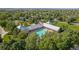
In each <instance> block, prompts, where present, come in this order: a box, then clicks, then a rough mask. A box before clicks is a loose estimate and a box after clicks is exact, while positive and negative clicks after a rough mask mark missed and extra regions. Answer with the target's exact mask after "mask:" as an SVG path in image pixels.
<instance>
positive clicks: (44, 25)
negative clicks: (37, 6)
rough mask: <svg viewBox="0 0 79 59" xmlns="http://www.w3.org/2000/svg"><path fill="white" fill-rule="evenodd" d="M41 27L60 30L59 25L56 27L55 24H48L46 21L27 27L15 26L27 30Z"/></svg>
mask: <svg viewBox="0 0 79 59" xmlns="http://www.w3.org/2000/svg"><path fill="white" fill-rule="evenodd" d="M42 27H45V28H48V29H51V30H54V31H56V32H58V31H59V30H60V27H57V26H54V25H51V24H48V23H38V24H32V25H30V26H28V27H25V26H17V28H18V29H20V30H28V31H32V30H36V29H39V28H42Z"/></svg>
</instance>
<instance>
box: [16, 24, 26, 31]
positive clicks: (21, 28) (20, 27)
mask: <svg viewBox="0 0 79 59" xmlns="http://www.w3.org/2000/svg"><path fill="white" fill-rule="evenodd" d="M17 28H18V29H20V30H26V29H27V28H26V27H25V26H22V25H19V26H17Z"/></svg>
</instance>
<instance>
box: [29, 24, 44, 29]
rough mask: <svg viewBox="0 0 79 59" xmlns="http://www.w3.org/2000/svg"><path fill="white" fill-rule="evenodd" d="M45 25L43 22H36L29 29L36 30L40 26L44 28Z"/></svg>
mask: <svg viewBox="0 0 79 59" xmlns="http://www.w3.org/2000/svg"><path fill="white" fill-rule="evenodd" d="M42 27H43V26H42V25H41V24H35V25H31V26H29V30H35V29H38V28H42Z"/></svg>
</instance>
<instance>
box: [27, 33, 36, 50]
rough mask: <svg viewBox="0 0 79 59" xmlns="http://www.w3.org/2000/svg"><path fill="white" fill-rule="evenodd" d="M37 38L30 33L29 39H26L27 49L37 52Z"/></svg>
mask: <svg viewBox="0 0 79 59" xmlns="http://www.w3.org/2000/svg"><path fill="white" fill-rule="evenodd" d="M36 43H37V38H36V35H35V33H30V34H29V35H28V37H27V38H26V49H28V50H35V49H37V48H36V46H37V44H36Z"/></svg>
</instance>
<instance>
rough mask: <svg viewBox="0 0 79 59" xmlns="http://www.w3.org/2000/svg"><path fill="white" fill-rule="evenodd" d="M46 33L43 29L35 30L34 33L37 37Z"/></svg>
mask: <svg viewBox="0 0 79 59" xmlns="http://www.w3.org/2000/svg"><path fill="white" fill-rule="evenodd" d="M46 32H47V29H45V28H41V29H37V30H35V33H36V35H37V36H38V37H42V36H43V35H45V33H46Z"/></svg>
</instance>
